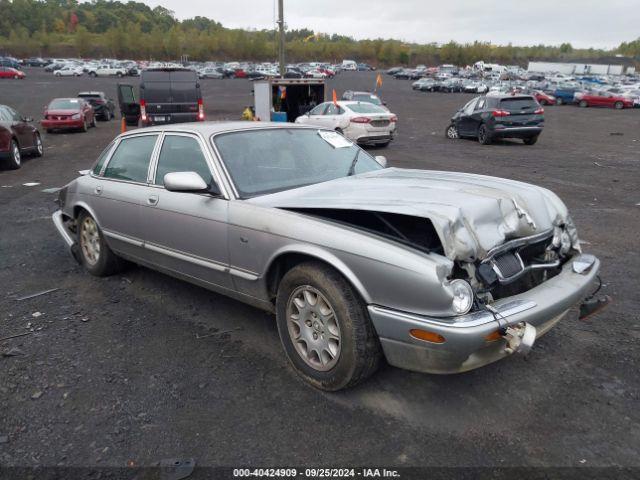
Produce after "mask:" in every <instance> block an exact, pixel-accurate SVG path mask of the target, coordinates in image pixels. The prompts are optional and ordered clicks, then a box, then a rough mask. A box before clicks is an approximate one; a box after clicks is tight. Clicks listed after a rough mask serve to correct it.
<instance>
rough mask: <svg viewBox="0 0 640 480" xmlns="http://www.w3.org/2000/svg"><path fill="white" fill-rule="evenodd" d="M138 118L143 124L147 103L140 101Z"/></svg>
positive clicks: (145, 117) (145, 118) (145, 119)
mask: <svg viewBox="0 0 640 480" xmlns="http://www.w3.org/2000/svg"><path fill="white" fill-rule="evenodd" d="M140 118H141V119H142V121H143V122H146V121H147V102H145V101H144V100H140Z"/></svg>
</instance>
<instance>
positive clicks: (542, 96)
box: [533, 90, 556, 105]
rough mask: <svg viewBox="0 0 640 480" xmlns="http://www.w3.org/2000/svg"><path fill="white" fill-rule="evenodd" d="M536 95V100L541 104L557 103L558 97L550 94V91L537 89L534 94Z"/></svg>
mask: <svg viewBox="0 0 640 480" xmlns="http://www.w3.org/2000/svg"><path fill="white" fill-rule="evenodd" d="M533 96H534V97H536V100H537V101H538V103H539V104H540V105H555V104H556V97H554V96H553V95H549V94H548V93H544V92H543V91H542V90H537V91H535V92H534V94H533Z"/></svg>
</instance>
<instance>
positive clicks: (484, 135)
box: [478, 125, 491, 145]
mask: <svg viewBox="0 0 640 480" xmlns="http://www.w3.org/2000/svg"><path fill="white" fill-rule="evenodd" d="M478 142H480V145H491V134H490V133H489V129H488V128H487V126H486V125H480V128H479V129H478Z"/></svg>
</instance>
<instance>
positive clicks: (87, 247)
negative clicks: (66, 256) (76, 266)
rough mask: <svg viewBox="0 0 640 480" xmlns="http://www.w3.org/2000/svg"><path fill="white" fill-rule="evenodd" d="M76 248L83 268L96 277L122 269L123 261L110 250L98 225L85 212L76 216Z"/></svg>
mask: <svg viewBox="0 0 640 480" xmlns="http://www.w3.org/2000/svg"><path fill="white" fill-rule="evenodd" d="M78 247H79V248H78V250H79V252H80V260H81V263H82V265H83V266H84V268H85V269H86V270H87V271H88V272H89V273H90V274H91V275H95V276H96V277H106V276H108V275H112V274H114V273H117V272H119V271H120V270H122V267H123V261H122V260H121V259H120V258H119V257H118V256H116V254H115V253H113V252H112V251H111V249H110V248H109V246H108V245H107V242H105V240H104V236H103V235H102V232H101V231H100V227H98V224H97V223H96V221H95V220H94V218H93V217H92V216H91V215H90V214H89V213H87V212H84V211H83V212H82V213H80V215H79V216H78Z"/></svg>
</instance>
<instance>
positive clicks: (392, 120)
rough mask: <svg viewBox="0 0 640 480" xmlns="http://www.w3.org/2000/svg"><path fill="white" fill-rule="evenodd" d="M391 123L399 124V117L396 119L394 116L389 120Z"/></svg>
mask: <svg viewBox="0 0 640 480" xmlns="http://www.w3.org/2000/svg"><path fill="white" fill-rule="evenodd" d="M389 121H390V122H394V123H395V122H397V121H398V117H396V116H395V115H392V116H391V118H390V119H389Z"/></svg>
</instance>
